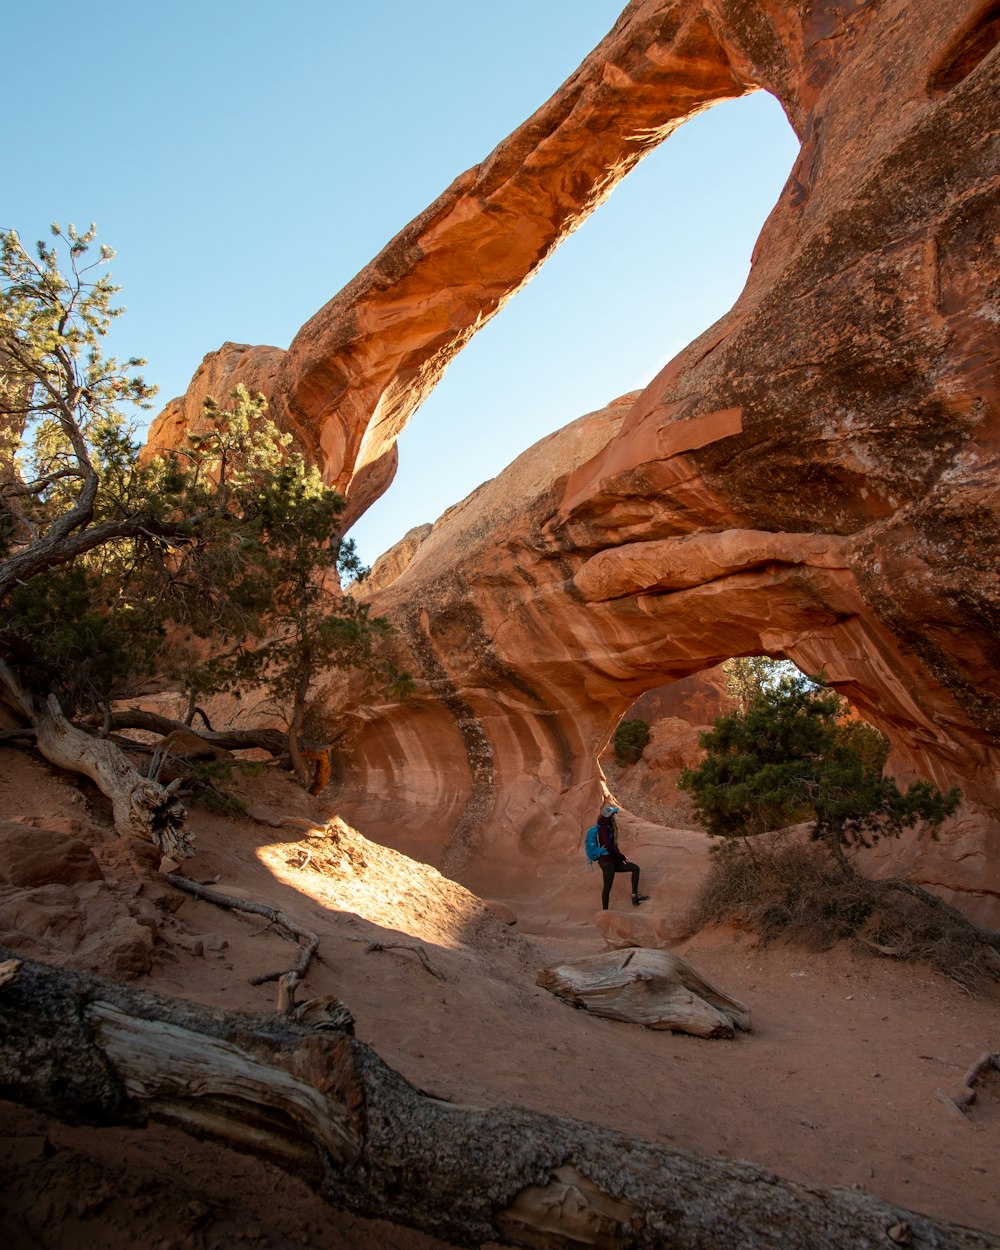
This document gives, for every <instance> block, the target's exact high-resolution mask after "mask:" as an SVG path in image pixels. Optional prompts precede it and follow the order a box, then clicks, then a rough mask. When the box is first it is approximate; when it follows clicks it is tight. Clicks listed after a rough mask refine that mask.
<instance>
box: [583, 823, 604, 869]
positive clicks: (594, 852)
mask: <svg viewBox="0 0 1000 1250" xmlns="http://www.w3.org/2000/svg"><path fill="white" fill-rule="evenodd" d="M583 849H584V850H585V851H586V852H587V859H588V861H589V862H590V863H591V864H596V863H597V861H598V860H599V859H600V858H601V853H602V852H603V850H604V848H603V847H602V846H601V844H600V842H598V840H597V826H596V825H591V826H590V828H589V829H588V830H587V839H586V841H585V842H584V844H583Z"/></svg>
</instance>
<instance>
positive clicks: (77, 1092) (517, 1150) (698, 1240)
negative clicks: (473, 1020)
mask: <svg viewBox="0 0 1000 1250" xmlns="http://www.w3.org/2000/svg"><path fill="white" fill-rule="evenodd" d="M10 956H11V952H9V951H3V950H0V960H2V959H5V958H8V957H10ZM0 1025H2V1027H0V1097H3V1098H6V1099H9V1100H12V1101H15V1102H21V1103H23V1104H26V1105H29V1106H32V1107H35V1108H37V1109H38V1110H40V1111H43V1112H45V1113H47V1114H51V1115H55V1116H58V1117H60V1118H62V1119H67V1120H72V1121H76V1122H81V1121H82V1122H85V1123H90V1124H100V1125H113V1124H121V1125H130V1126H141V1125H144V1124H146V1123H148V1122H150V1121H152V1120H156V1121H161V1122H164V1123H168V1124H171V1125H174V1126H175V1127H177V1128H180V1129H182V1130H185V1131H187V1132H189V1133H192V1134H194V1135H195V1136H199V1137H210V1138H212V1139H213V1140H215V1141H217V1142H221V1143H222V1144H224V1145H229V1146H231V1147H233V1148H235V1149H239V1150H243V1151H247V1152H250V1153H253V1154H256V1155H258V1156H262V1157H264V1158H267V1159H270V1160H271V1161H273V1162H274V1163H276V1164H277V1165H278V1166H280V1167H282V1168H284V1169H285V1170H286V1171H288V1172H292V1173H294V1174H296V1175H299V1176H301V1177H302V1178H303V1179H304V1180H305V1181H306V1182H307V1183H308V1184H310V1185H311V1186H312V1187H313V1188H314V1189H315V1190H316V1191H317V1192H318V1193H319V1194H321V1195H322V1196H323V1197H324V1198H325V1199H326V1200H327V1201H328V1202H330V1203H332V1204H334V1205H336V1206H339V1207H344V1208H347V1209H349V1210H351V1211H354V1212H356V1213H357V1214H359V1215H365V1216H369V1217H381V1218H383V1219H387V1220H391V1221H394V1222H396V1223H399V1224H405V1225H407V1226H409V1227H411V1228H417V1229H421V1230H423V1231H424V1232H428V1233H431V1234H433V1235H435V1236H437V1237H440V1238H443V1239H446V1240H449V1241H452V1242H454V1243H456V1244H458V1245H466V1246H468V1245H481V1244H482V1243H483V1242H485V1241H491V1242H498V1243H500V1244H502V1245H511V1246H527V1247H540V1246H544V1247H546V1250H580V1247H581V1246H594V1247H604V1248H612V1250H618V1248H619V1247H621V1248H622V1250H624V1248H626V1247H628V1248H629V1250H662V1248H663V1247H666V1246H669V1247H671V1250H705V1247H708V1246H725V1247H726V1248H727V1250H784V1248H785V1247H787V1246H788V1245H800V1246H822V1247H823V1248H824V1250H872V1247H877V1246H889V1245H891V1244H893V1243H896V1244H900V1245H910V1246H912V1247H914V1248H915V1250H931V1248H932V1247H933V1248H936V1250H943V1247H946V1246H947V1247H948V1248H949V1250H1000V1239H997V1238H995V1237H993V1236H991V1235H990V1234H987V1233H978V1232H974V1231H972V1230H969V1229H962V1228H958V1227H956V1226H955V1225H949V1224H944V1223H941V1222H938V1221H934V1220H930V1219H927V1218H926V1217H924V1216H922V1215H918V1214H916V1213H913V1212H908V1211H905V1210H903V1209H901V1208H899V1207H896V1206H893V1205H891V1204H889V1203H886V1202H883V1201H881V1200H879V1199H877V1198H874V1197H872V1196H871V1195H868V1194H865V1193H863V1192H861V1191H856V1190H818V1189H814V1188H811V1187H809V1186H805V1185H798V1184H794V1183H792V1182H789V1181H783V1180H780V1179H779V1178H778V1177H776V1176H775V1175H774V1174H773V1173H771V1172H768V1171H765V1170H764V1169H761V1168H757V1167H754V1166H753V1165H751V1164H748V1163H739V1162H730V1161H727V1160H721V1159H699V1158H695V1157H693V1156H691V1155H687V1154H682V1153H679V1152H674V1151H669V1150H666V1149H664V1148H662V1147H660V1146H656V1145H653V1144H651V1143H649V1142H641V1141H636V1140H634V1139H631V1138H629V1137H626V1136H624V1135H622V1134H618V1133H613V1132H609V1131H607V1130H605V1129H598V1128H595V1127H593V1126H590V1125H587V1124H581V1123H579V1122H577V1121H573V1120H568V1119H565V1118H562V1117H557V1116H548V1115H542V1114H539V1113H537V1112H531V1111H520V1110H517V1109H515V1108H510V1107H504V1108H494V1109H490V1110H483V1109H477V1108H474V1107H468V1106H459V1105H456V1104H450V1103H447V1102H444V1101H443V1100H442V1099H440V1098H431V1097H428V1096H426V1095H423V1094H421V1093H420V1092H419V1091H418V1090H416V1089H414V1087H413V1086H412V1085H410V1084H408V1082H406V1081H405V1080H404V1079H403V1078H402V1077H401V1076H399V1075H398V1074H397V1073H395V1072H393V1071H391V1069H389V1068H387V1067H386V1066H385V1064H384V1063H382V1061H381V1060H380V1059H379V1058H378V1056H377V1055H376V1054H375V1053H374V1052H373V1051H372V1050H370V1049H369V1048H368V1047H367V1046H365V1045H364V1044H363V1043H361V1042H359V1041H357V1040H356V1039H354V1038H351V1037H349V1036H347V1035H346V1034H344V1033H342V1032H336V1031H334V1032H331V1031H329V1030H328V1029H321V1030H319V1031H317V1030H314V1029H307V1028H303V1027H302V1026H301V1025H299V1024H297V1023H296V1022H294V1021H293V1020H290V1019H287V1018H271V1019H269V1020H259V1019H256V1020H255V1019H250V1018H248V1017H242V1016H237V1015H221V1014H220V1013H218V1012H216V1011H212V1010H210V1009H208V1008H205V1007H201V1006H199V1005H197V1004H195V1003H188V1002H181V1001H177V1000H171V999H168V998H164V997H161V996H158V995H152V994H148V993H141V992H139V991H138V990H135V989H133V988H130V987H127V986H123V985H119V984H116V983H114V982H110V981H103V980H100V979H98V978H96V977H89V976H82V975H78V974H74V973H69V972H65V971H62V970H59V969H55V968H49V967H46V966H45V965H42V964H38V963H34V962H31V961H28V960H24V961H19V962H18V965H17V967H16V969H15V975H14V976H13V978H12V979H11V980H10V981H8V982H7V984H6V985H3V986H2V988H0Z"/></svg>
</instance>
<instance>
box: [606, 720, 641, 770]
mask: <svg viewBox="0 0 1000 1250" xmlns="http://www.w3.org/2000/svg"><path fill="white" fill-rule="evenodd" d="M648 742H649V725H648V724H647V723H646V721H644V720H643V719H642V718H641V717H639V716H633V717H631V718H627V719H626V720H623V721H621V722H620V723H619V725H618V728H617V729H616V730H615V736H614V746H615V762H616V763H617V764H618V767H619V768H625V767H627V766H628V765H629V764H637V763H638V762H639V760H641V759H642V753H643V751H644V750H645V749H646V746H647V744H648Z"/></svg>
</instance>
